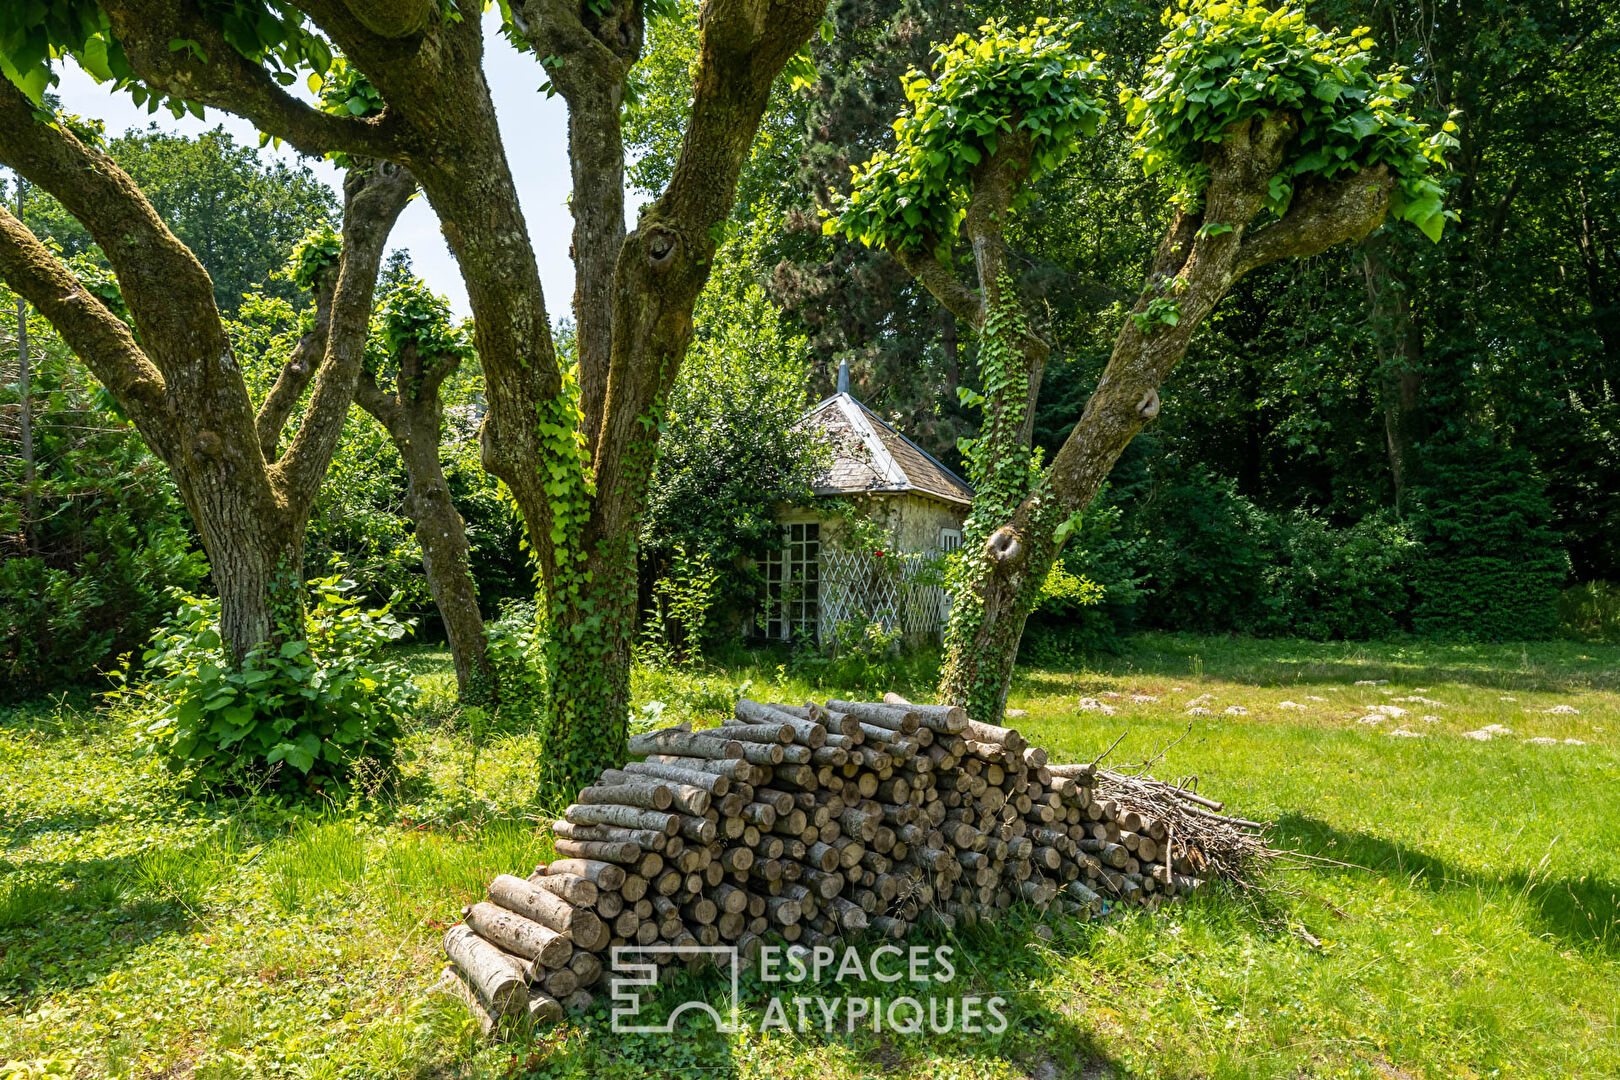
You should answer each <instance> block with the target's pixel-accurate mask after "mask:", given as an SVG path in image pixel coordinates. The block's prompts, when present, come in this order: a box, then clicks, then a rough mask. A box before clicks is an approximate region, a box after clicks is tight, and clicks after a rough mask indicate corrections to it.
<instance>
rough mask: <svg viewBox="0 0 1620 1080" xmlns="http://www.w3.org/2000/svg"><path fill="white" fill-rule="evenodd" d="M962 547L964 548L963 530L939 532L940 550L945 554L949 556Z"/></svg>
mask: <svg viewBox="0 0 1620 1080" xmlns="http://www.w3.org/2000/svg"><path fill="white" fill-rule="evenodd" d="M961 546H962V530H961V529H941V530H939V550H941V551H943V552H945V553H946V554H949V553H950V552H953V551H956V550H958V549H960V548H961Z"/></svg>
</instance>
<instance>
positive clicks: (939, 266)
mask: <svg viewBox="0 0 1620 1080" xmlns="http://www.w3.org/2000/svg"><path fill="white" fill-rule="evenodd" d="M886 250H887V251H888V252H889V254H890V255H891V256H893V257H894V260H895V261H896V262H898V263H899V264H900V265H901V266H904V267H905V268H906V269H907V270H909V271H910V272H911V276H912V277H914V278H916V279H917V280H918V281H919V282H921V283H922V286H923V288H925V289H927V290H928V291H929V292H930V293H932V294H933V295H934V299H935V300H938V301H939V302H940V303H941V304H943V305H944V306H945V310H947V311H949V312H950V313H951V314H952V315H955V316H956V317H957V318H958V319H961V320H962V321H963V322H965V323H967V324H968V325H969V326H971V327H973V329H974V330H978V329H979V327H981V326H983V325H984V298H983V297H982V296H980V295H979V294H978V293H976V292H974V291H973V290H972V289H970V288H968V287H967V286H966V285H963V284H962V282H961V280H960V279H959V278H957V276H956V275H955V274H954V273H952V272H951V268H950V267H948V266H946V265H945V264H944V263H942V262H940V261H939V260H938V259H936V258H935V257H934V254H933V252H931V251H905V250H902V249H901V248H900V246H899V245H898V244H889V245H888V246H887V249H886Z"/></svg>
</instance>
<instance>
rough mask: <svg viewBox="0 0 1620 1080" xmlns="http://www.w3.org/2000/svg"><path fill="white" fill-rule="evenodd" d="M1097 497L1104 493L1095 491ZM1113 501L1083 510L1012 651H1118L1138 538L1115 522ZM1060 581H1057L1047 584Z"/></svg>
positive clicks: (1133, 594)
mask: <svg viewBox="0 0 1620 1080" xmlns="http://www.w3.org/2000/svg"><path fill="white" fill-rule="evenodd" d="M1098 498H1099V501H1101V499H1102V498H1104V496H1099V497H1098ZM1122 518H1123V513H1122V511H1121V510H1120V508H1119V507H1117V506H1107V505H1103V506H1096V507H1094V508H1093V509H1090V510H1087V511H1086V513H1085V516H1084V517H1083V518H1082V519H1081V522H1080V527H1079V528H1078V529H1077V530H1075V535H1074V539H1072V540H1070V541H1069V544H1068V546H1067V547H1065V548H1064V549H1063V556H1062V562H1061V563H1060V564H1059V565H1058V566H1056V567H1054V568H1053V569H1054V570H1055V571H1056V570H1061V571H1062V574H1061V575H1059V576H1058V577H1057V578H1056V579H1054V578H1053V577H1051V576H1049V577H1048V579H1047V585H1048V586H1049V587H1048V588H1047V589H1046V590H1044V592H1043V595H1042V597H1041V601H1040V603H1039V604H1038V605H1037V606H1036V608H1035V610H1034V611H1033V612H1031V613H1030V616H1029V621H1028V622H1027V623H1026V624H1025V627H1024V637H1023V641H1022V642H1021V643H1020V645H1019V652H1018V655H1019V656H1020V657H1021V658H1022V659H1025V660H1027V661H1029V662H1032V663H1037V664H1046V665H1061V664H1071V663H1075V662H1078V661H1079V660H1080V659H1082V658H1083V657H1086V656H1089V655H1094V654H1096V653H1099V652H1118V651H1119V650H1120V649H1121V648H1122V646H1123V644H1124V635H1125V634H1127V633H1129V632H1130V629H1131V627H1132V625H1133V624H1134V623H1135V621H1136V609H1137V605H1138V604H1139V603H1140V602H1141V600H1142V598H1143V597H1144V596H1146V595H1147V590H1146V589H1144V588H1143V586H1142V582H1143V578H1142V570H1141V565H1140V564H1141V546H1142V545H1141V542H1140V541H1139V540H1138V539H1136V538H1134V537H1129V536H1126V535H1125V534H1124V533H1123V532H1122V531H1121V528H1120V523H1121V520H1122ZM1059 583H1062V585H1063V587H1056V588H1054V587H1050V586H1054V585H1057V584H1059Z"/></svg>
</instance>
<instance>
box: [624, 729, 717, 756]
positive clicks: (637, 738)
mask: <svg viewBox="0 0 1620 1080" xmlns="http://www.w3.org/2000/svg"><path fill="white" fill-rule="evenodd" d="M629 747H630V752H631V753H632V754H638V755H647V754H679V755H680V756H682V757H694V758H705V759H708V760H711V761H724V760H727V759H730V758H740V757H742V754H743V746H742V743H740V742H737V741H736V740H734V739H717V738H714V737H713V736H710V735H705V734H703V733H701V732H696V731H681V730H679V729H676V728H670V729H668V730H666V731H649V732H645V733H643V734H641V735H632V736H630V743H629Z"/></svg>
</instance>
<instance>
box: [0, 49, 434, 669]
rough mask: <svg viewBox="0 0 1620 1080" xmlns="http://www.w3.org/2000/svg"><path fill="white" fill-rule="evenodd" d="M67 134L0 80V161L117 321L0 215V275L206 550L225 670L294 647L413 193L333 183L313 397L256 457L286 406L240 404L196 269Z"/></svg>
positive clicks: (109, 168) (384, 180)
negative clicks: (77, 370)
mask: <svg viewBox="0 0 1620 1080" xmlns="http://www.w3.org/2000/svg"><path fill="white" fill-rule="evenodd" d="M74 128H75V125H73V124H72V123H71V122H70V121H69V120H67V119H64V118H61V117H58V116H56V115H54V114H52V113H50V112H48V111H47V110H45V109H44V108H42V107H41V106H39V105H37V104H36V103H35V102H33V101H31V100H29V98H28V97H27V96H26V95H25V94H24V92H23V91H22V90H21V89H19V87H18V86H17V85H15V84H14V83H13V82H11V81H9V80H0V162H4V163H5V164H6V165H8V166H10V167H11V168H13V169H15V170H16V171H17V172H18V173H19V174H21V175H22V176H23V177H25V178H26V179H27V180H28V181H29V182H30V183H32V184H34V185H36V186H38V187H40V188H42V189H44V190H45V191H48V192H49V193H50V194H52V195H53V196H55V197H56V199H57V201H58V202H60V203H61V204H62V206H63V207H64V208H65V209H66V210H67V211H68V212H69V213H70V214H72V215H73V216H74V217H75V218H76V219H78V221H79V222H80V223H81V224H82V225H83V226H84V227H85V229H86V230H87V231H88V232H89V233H90V236H91V237H92V238H93V239H94V241H95V242H96V243H97V244H98V245H99V246H100V247H101V250H102V252H103V253H104V254H105V256H106V258H107V261H108V263H110V264H111V266H112V269H113V273H114V274H115V275H116V277H117V285H118V291H120V292H121V294H122V301H123V304H124V305H126V306H127V310H128V314H129V316H130V319H131V323H126V322H125V321H124V319H123V318H121V317H120V314H119V313H117V312H115V311H114V310H113V309H112V307H109V304H108V302H107V301H105V300H104V299H103V298H102V297H101V296H99V295H97V294H96V292H94V291H93V290H92V289H89V288H86V287H85V285H84V284H82V283H81V282H80V281H79V279H78V278H76V277H75V276H74V274H73V273H72V271H70V270H69V268H68V267H67V265H66V264H65V263H64V262H63V261H62V260H61V259H60V258H59V257H58V256H57V255H56V254H55V253H54V252H52V251H51V250H50V249H49V248H47V247H46V246H45V245H44V244H42V243H41V242H40V241H39V240H38V239H37V238H36V237H35V236H34V234H33V233H32V232H30V231H29V230H28V228H27V227H25V226H24V225H23V224H22V222H20V221H19V220H18V219H17V218H16V217H15V216H14V215H12V214H11V213H9V212H6V211H0V276H3V277H4V278H5V279H6V281H7V283H8V284H10V286H11V287H12V288H13V289H15V290H16V291H17V292H18V293H19V294H21V295H22V296H24V297H25V298H27V300H28V301H29V302H30V303H32V304H33V305H34V306H35V308H37V309H38V310H39V311H40V313H41V314H43V315H44V316H45V317H46V318H47V319H49V320H50V322H51V323H52V325H53V326H55V327H56V329H57V331H58V332H59V333H60V334H61V336H62V339H63V340H64V341H66V342H67V343H68V345H69V346H70V347H71V348H72V349H73V351H74V352H75V353H77V354H78V355H79V357H80V358H81V359H83V360H84V362H85V364H86V365H87V366H88V367H89V368H90V370H91V371H92V372H93V373H94V374H95V376H96V378H97V379H98V380H100V382H101V383H102V385H104V386H105V387H106V388H107V389H108V390H109V391H110V392H111V393H112V395H113V397H114V398H115V399H116V400H117V402H118V404H119V407H120V408H121V409H122V410H123V411H124V413H125V414H126V415H127V416H128V417H129V419H130V420H131V422H132V423H133V424H134V425H135V428H136V430H137V431H138V432H139V433H140V435H141V438H142V439H143V440H145V442H146V443H147V445H148V446H150V447H151V448H152V450H153V452H155V453H156V454H157V455H158V457H159V458H161V459H162V460H163V462H164V464H165V465H167V466H168V467H169V470H170V472H171V473H172V474H173V476H174V479H175V484H176V486H177V487H178V488H179V490H180V495H181V498H182V499H183V500H184V501H185V504H186V508H187V510H188V511H189V512H190V514H191V517H192V520H193V521H194V522H195V524H196V526H197V531H198V534H199V535H200V536H201V537H202V542H203V547H204V549H205V550H206V551H207V553H208V559H209V564H210V566H211V568H212V571H213V575H214V580H215V583H216V586H217V587H218V589H219V593H220V601H221V627H220V631H221V634H222V636H223V637H224V639H225V640H226V642H227V643H228V644H229V645H230V647H231V649H232V651H233V653H234V654H235V656H236V657H237V659H238V660H240V659H242V658H244V657H245V656H246V655H247V654H248V653H249V652H251V651H252V650H253V649H254V648H255V647H257V646H259V645H261V644H263V643H266V642H270V641H273V640H275V639H276V638H277V637H278V636H282V635H289V636H301V635H302V632H303V631H302V626H303V621H302V617H301V614H302V598H303V584H302V575H303V538H304V525H305V522H306V521H307V518H308V514H309V509H310V506H311V504H312V503H313V501H314V498H315V494H316V492H317V490H318V489H319V487H320V483H321V478H322V477H323V476H324V474H325V472H326V467H327V464H328V463H329V461H330V460H331V456H332V452H333V450H334V449H335V448H336V446H337V440H338V436H339V434H340V433H341V431H342V427H343V420H344V417H345V415H346V414H347V413H348V408H349V402H350V401H351V399H352V398H353V395H354V384H355V379H356V378H357V377H358V375H359V371H360V362H361V356H362V353H363V350H364V346H365V337H366V328H367V325H368V323H369V319H370V315H371V298H372V290H373V287H374V285H375V282H376V279H377V268H378V264H379V263H380V261H381V259H382V253H383V247H384V244H385V243H386V241H387V238H388V233H389V231H390V230H391V229H392V227H393V224H394V221H395V219H396V218H397V217H398V216H399V213H400V211H401V210H402V209H403V208H404V206H405V203H406V201H407V200H408V199H409V198H410V196H411V194H412V193H413V192H414V190H415V185H414V184H413V183H412V181H411V179H410V176H409V174H407V173H405V172H404V171H403V170H401V169H399V168H398V167H397V166H394V165H391V164H374V165H365V166H356V167H355V168H353V169H351V170H350V172H349V175H348V178H347V180H346V181H345V184H344V216H343V235H342V251H341V255H340V257H339V258H338V261H337V266H336V269H335V270H334V271H333V272H332V273H331V274H330V275H329V280H328V281H327V282H325V283H323V286H322V288H323V290H324V291H329V294H330V297H329V299H328V300H327V301H325V310H326V311H327V312H328V316H329V317H328V318H327V320H326V322H325V324H324V325H323V326H322V327H321V331H322V333H321V336H320V339H319V340H318V341H315V342H313V343H312V344H311V346H310V353H309V355H310V360H311V368H312V371H313V375H314V389H313V391H312V393H311V397H310V400H309V404H308V408H307V409H306V411H305V413H304V417H303V420H302V422H301V423H300V424H299V425H298V427H297V429H296V431H295V432H294V433H293V435H292V438H291V440H290V441H289V443H288V445H287V448H286V450H285V452H284V453H282V454H281V455H280V456H279V457H276V456H274V455H270V456H267V455H266V454H265V453H264V452H263V451H262V450H261V444H262V442H263V440H264V438H265V437H266V435H267V433H268V437H269V440H270V444H271V445H272V446H274V444H275V442H276V441H277V440H278V439H279V436H280V434H281V430H282V427H283V425H284V424H285V422H286V419H287V416H288V415H289V413H290V407H289V409H288V410H287V411H278V409H277V407H276V405H275V403H274V400H273V398H274V395H272V400H267V401H266V403H265V406H264V408H263V409H259V408H255V406H254V403H253V401H252V400H251V398H250V397H249V395H248V392H247V387H246V385H245V384H244V382H243V380H242V373H241V370H240V368H239V367H238V366H237V363H236V360H235V357H234V354H233V351H232V348H231V343H230V340H229V338H228V337H227V335H226V332H225V326H224V324H223V322H222V320H221V318H220V312H219V308H218V307H217V305H216V302H215V297H214V287H213V283H212V281H210V279H209V276H208V273H207V271H205V270H204V269H203V267H202V264H201V263H200V262H199V261H198V260H197V258H196V256H195V255H194V254H193V253H192V252H191V251H190V249H188V248H187V247H186V246H185V245H183V244H182V243H180V241H179V240H177V239H176V238H175V236H174V234H173V233H171V232H170V231H169V229H168V227H167V226H166V225H164V223H163V221H162V219H161V218H159V216H158V214H157V212H156V211H155V210H154V209H153V208H152V206H151V204H150V203H149V202H148V201H147V200H146V198H145V197H144V196H143V195H142V194H141V192H140V190H139V189H138V188H137V187H136V186H135V183H134V182H133V181H132V180H131V179H130V178H129V176H128V174H126V173H125V172H124V171H123V170H122V169H120V168H119V167H118V165H117V163H116V162H114V161H113V159H112V158H111V157H110V156H108V155H107V153H106V152H105V151H104V149H103V148H102V147H101V146H99V145H98V140H97V138H96V133H95V131H93V130H92V129H89V128H84V127H80V128H79V132H78V133H76V132H75V130H74ZM80 133H82V134H83V136H84V137H83V138H81V137H80ZM261 414H262V415H261Z"/></svg>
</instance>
